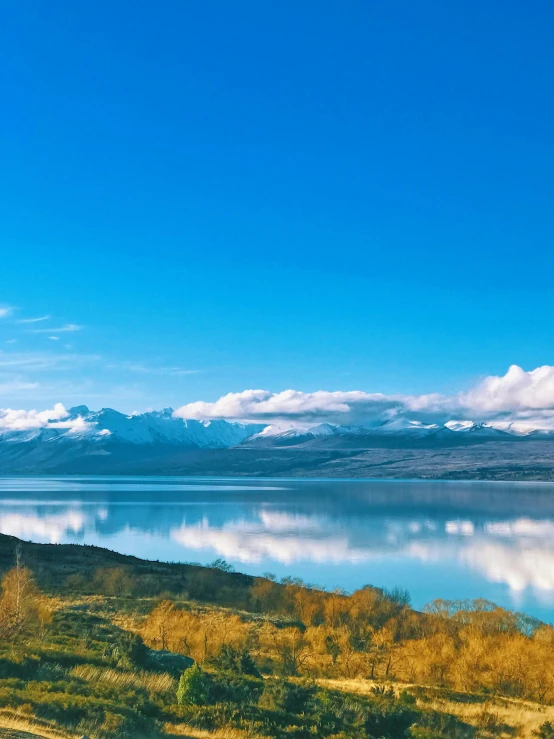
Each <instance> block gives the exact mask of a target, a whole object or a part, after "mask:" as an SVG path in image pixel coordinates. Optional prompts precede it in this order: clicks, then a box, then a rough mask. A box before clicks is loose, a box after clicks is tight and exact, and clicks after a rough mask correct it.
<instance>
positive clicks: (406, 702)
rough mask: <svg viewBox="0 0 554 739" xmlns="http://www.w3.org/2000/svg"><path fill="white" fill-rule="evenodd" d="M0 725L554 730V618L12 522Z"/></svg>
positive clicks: (305, 732) (3, 729)
mask: <svg viewBox="0 0 554 739" xmlns="http://www.w3.org/2000/svg"><path fill="white" fill-rule="evenodd" d="M0 571H1V574H2V594H1V597H0V637H1V639H0V736H6V737H12V738H13V739H15V738H16V737H17V739H23V737H25V736H26V735H31V736H35V737H37V736H42V737H57V738H58V739H60V738H63V737H66V738H67V737H82V736H87V737H90V739H107V738H108V737H116V738H117V737H120V738H124V737H125V738H127V737H128V738H129V739H131V737H133V738H134V737H138V738H140V737H145V738H148V737H151V738H152V739H154V738H157V737H164V736H165V737H179V736H188V737H198V738H200V737H206V738H207V737H210V736H211V737H214V739H218V738H219V737H220V738H221V739H224V737H229V739H230V738H231V737H234V738H235V739H243V738H244V739H247V738H248V737H283V738H284V737H291V736H292V737H298V738H299V739H300V738H301V737H302V738H303V737H306V739H307V738H308V737H322V738H326V737H333V738H334V739H338V738H339V737H340V738H341V739H345V738H346V737H356V738H358V737H360V738H361V737H370V738H373V739H400V738H401V737H402V738H411V739H450V737H460V738H462V737H463V738H465V737H468V738H475V739H477V738H479V737H481V738H485V737H516V736H517V737H528V738H529V739H531V737H542V738H543V739H547V738H548V737H552V736H554V728H552V726H553V725H554V664H553V662H552V659H551V655H552V653H553V648H554V629H553V628H552V627H551V626H548V625H545V624H542V623H540V622H538V621H536V620H534V619H531V618H528V617H526V616H524V615H523V614H518V613H512V612H509V611H506V610H504V609H501V608H498V607H496V606H495V605H494V604H491V603H488V602H487V601H475V602H447V601H435V602H434V603H432V604H430V605H429V606H428V607H426V608H425V609H424V611H423V612H418V611H415V610H413V609H412V608H411V607H410V605H409V597H408V595H407V593H405V592H403V591H398V590H394V589H392V590H390V591H387V590H381V589H378V588H374V587H371V586H369V585H368V586H366V587H364V588H361V589H360V590H357V591H355V592H354V593H351V594H346V593H342V592H326V591H323V590H320V589H317V588H313V587H309V586H306V585H305V584H304V583H301V582H300V581H298V580H295V579H293V578H286V579H285V580H283V581H281V582H276V581H275V579H274V578H272V577H271V576H268V577H251V576H246V575H242V574H239V573H234V572H232V571H230V568H229V566H228V565H227V564H226V563H225V562H223V561H221V560H220V561H216V562H214V563H213V565H212V566H211V567H200V566H197V565H187V564H169V563H161V562H149V561H145V560H140V559H136V558H133V557H126V556H123V555H119V554H116V553H114V552H110V551H107V550H104V549H99V548H95V547H87V546H76V545H41V544H30V543H25V542H18V541H17V540H16V539H13V538H12V537H7V536H1V537H0Z"/></svg>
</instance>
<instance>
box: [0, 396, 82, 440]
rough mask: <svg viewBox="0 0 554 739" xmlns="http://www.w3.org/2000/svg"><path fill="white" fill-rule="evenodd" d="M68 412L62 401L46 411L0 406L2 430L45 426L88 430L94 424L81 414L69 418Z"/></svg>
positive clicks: (70, 430) (68, 430)
mask: <svg viewBox="0 0 554 739" xmlns="http://www.w3.org/2000/svg"><path fill="white" fill-rule="evenodd" d="M68 415H69V414H68V412H67V411H66V409H65V407H64V406H63V405H62V403H56V405H55V406H54V407H53V408H51V409H49V410H45V411H36V410H31V411H24V410H14V409H12V408H0V432H5V431H33V430H38V429H43V428H51V429H65V430H67V432H68V433H78V432H81V431H88V430H90V429H92V428H93V426H94V424H91V423H88V422H87V421H85V420H84V419H83V418H82V417H81V416H77V418H68Z"/></svg>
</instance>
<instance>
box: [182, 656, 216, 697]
mask: <svg viewBox="0 0 554 739" xmlns="http://www.w3.org/2000/svg"><path fill="white" fill-rule="evenodd" d="M210 687H211V686H210V678H209V675H208V674H207V673H206V672H204V670H203V669H202V668H201V667H200V665H197V664H194V665H193V666H192V667H189V668H188V670H185V672H183V674H182V675H181V678H180V680H179V687H178V688H177V703H179V705H181V706H204V705H206V704H207V703H209V702H210Z"/></svg>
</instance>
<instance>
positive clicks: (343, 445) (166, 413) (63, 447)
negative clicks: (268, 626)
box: [0, 405, 554, 476]
mask: <svg viewBox="0 0 554 739" xmlns="http://www.w3.org/2000/svg"><path fill="white" fill-rule="evenodd" d="M2 414H3V415H2ZM533 441H534V442H536V444H535V445H530V444H528V443H527V442H533ZM548 441H551V442H552V441H554V433H553V432H552V431H550V430H549V429H548V428H536V427H535V426H534V425H533V424H531V423H529V422H523V421H497V420H495V421H491V422H482V421H479V422H474V421H470V420H466V419H462V420H456V419H451V420H446V421H444V422H443V423H428V422H426V421H425V419H424V418H423V420H422V419H418V418H411V419H408V418H405V417H399V416H396V417H392V418H390V417H380V418H373V419H372V420H371V421H369V422H367V423H361V424H358V425H351V426H345V425H338V424H337V425H334V424H331V423H319V424H314V425H311V424H309V423H282V422H281V423H274V424H264V423H238V422H231V421H225V420H204V421H202V420H186V419H182V418H180V417H177V416H176V415H175V413H174V412H173V411H172V409H171V408H166V409H164V410H161V411H150V412H147V413H135V414H131V415H128V414H125V413H120V412H119V411H116V410H113V409H112V408H103V409H101V410H99V411H91V410H90V409H89V408H87V407H86V406H76V407H75V408H71V409H70V410H69V411H66V410H65V408H64V407H63V406H61V405H58V406H56V407H55V408H54V409H53V410H52V411H42V412H35V411H31V412H27V411H3V412H0V474H2V473H4V474H5V473H8V472H9V473H13V472H17V473H21V472H24V473H44V472H56V473H73V474H91V473H97V474H108V473H110V474H169V473H172V474H200V475H206V474H210V475H211V474H216V475H219V474H223V475H228V474H232V475H240V474H247V475H250V474H254V475H260V474H264V475H267V476H272V475H280V474H285V473H287V472H289V471H290V472H292V473H294V474H304V473H303V470H308V471H309V472H310V474H313V471H314V469H316V468H318V469H320V467H318V466H320V465H321V474H324V475H326V474H329V473H334V470H336V471H337V472H336V474H338V470H339V469H340V470H344V471H348V470H349V469H354V470H355V472H356V474H357V475H358V474H360V470H362V469H364V467H363V465H364V464H366V462H367V464H369V462H368V461H367V460H369V459H375V461H376V464H377V466H379V465H381V464H383V463H384V462H383V460H388V459H389V458H391V459H397V458H398V455H399V454H400V455H401V457H400V458H402V455H405V454H407V455H408V457H407V458H409V459H411V460H419V459H422V458H424V457H425V455H429V454H430V455H431V458H432V459H433V460H435V461H433V465H437V464H439V463H438V462H437V461H436V457H435V456H433V455H435V452H440V453H441V454H442V453H443V452H444V451H447V452H448V455H447V456H446V457H444V460H443V461H442V462H440V464H447V461H448V464H454V462H453V460H454V459H455V458H458V457H460V456H462V457H463V459H464V462H463V464H464V465H466V466H467V465H469V472H467V473H466V474H474V473H473V472H472V470H473V462H468V461H467V460H468V459H469V458H471V460H473V459H476V458H477V457H479V456H483V455H485V456H484V458H483V459H484V461H483V463H482V464H483V466H484V467H485V469H486V470H488V469H489V465H490V455H489V453H488V451H487V449H491V450H492V447H490V446H489V445H490V444H494V443H498V442H500V443H501V445H502V448H500V447H494V455H495V458H497V457H498V455H499V454H500V455H504V454H507V455H508V456H509V458H510V464H512V463H513V460H518V462H517V464H518V465H519V466H520V467H521V466H524V465H526V464H528V460H529V459H530V457H529V454H528V453H527V451H526V450H531V451H532V452H533V454H535V460H537V461H535V462H533V464H534V465H535V467H537V466H538V467H539V468H540V467H541V465H542V464H543V455H544V453H548V454H550V452H549V451H548V449H549V448H550V447H548V449H547V444H546V443H545V442H548ZM506 442H508V444H506ZM511 442H515V443H511ZM522 442H523V443H522ZM508 447H509V450H508ZM535 447H537V448H536V449H535ZM539 447H540V449H539ZM479 449H480V450H482V451H479ZM387 450H388V451H387ZM433 450H434V451H433ZM463 450H465V451H463ZM472 450H473V451H472ZM553 454H554V449H553ZM468 455H469V457H468ZM360 457H361V458H363V459H362V462H361V463H360V464H362V466H360V464H359V463H358V462H354V461H353V460H358V459H359V458H360ZM333 460H343V461H342V462H340V464H339V463H335V462H333ZM344 460H350V461H348V465H351V467H350V468H349V467H348V465H347V463H346V462H345V461H344ZM446 460H447V461H446ZM329 464H331V467H329ZM372 464H373V463H372ZM386 464H389V462H386ZM395 464H396V462H395ZM417 464H418V463H417V462H416V461H412V462H410V465H411V466H410V468H409V469H408V470H405V469H402V471H401V472H402V475H404V476H406V474H408V475H409V474H415V472H414V468H413V466H414V465H417ZM303 465H304V466H303ZM333 465H335V466H333ZM337 465H338V466H337ZM345 465H346V466H345ZM376 469H377V467H375V466H372V465H370V466H369V468H368V470H369V473H370V474H372V475H373V474H375V471H376ZM383 469H385V468H383ZM510 469H511V468H510ZM518 469H519V467H518ZM429 474H436V472H435V467H432V468H431V472H430V473H429ZM456 474H458V473H456ZM484 474H485V475H488V474H489V472H488V471H486V472H485V473H484ZM502 474H506V475H508V474H513V473H511V472H510V473H508V472H506V473H502ZM518 474H519V473H518ZM541 474H542V473H541ZM548 474H550V473H548ZM552 474H553V475H554V471H553V473H552Z"/></svg>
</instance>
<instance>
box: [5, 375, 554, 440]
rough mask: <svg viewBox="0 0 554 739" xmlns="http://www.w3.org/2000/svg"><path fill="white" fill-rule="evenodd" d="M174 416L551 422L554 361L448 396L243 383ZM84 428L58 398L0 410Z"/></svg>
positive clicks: (30, 422)
mask: <svg viewBox="0 0 554 739" xmlns="http://www.w3.org/2000/svg"><path fill="white" fill-rule="evenodd" d="M173 417H174V418H175V419H183V420H195V421H214V420H225V421H230V422H241V423H257V424H268V425H272V424H273V425H275V424H280V425H281V426H282V427H284V428H286V427H289V428H292V427H299V428H303V427H304V428H309V427H313V426H315V425H318V424H325V423H329V424H333V425H338V426H358V425H360V426H364V427H369V428H371V427H372V426H375V427H377V426H379V425H382V424H383V423H389V424H394V422H395V421H398V422H399V423H402V422H408V421H410V422H413V423H416V424H445V423H453V422H454V421H460V422H464V421H465V420H467V421H473V422H487V423H493V424H494V425H495V427H496V428H500V429H502V428H505V429H512V430H516V429H519V430H520V431H521V432H522V433H524V432H525V430H526V429H527V428H529V429H531V428H533V429H545V430H553V429H554V366H551V365H545V366H543V367H538V368H537V369H534V370H531V371H525V370H523V369H522V368H521V367H518V366H517V365H512V366H511V367H510V368H509V369H508V371H507V372H506V374H505V375H502V376H489V377H486V378H484V379H483V380H481V381H480V382H479V383H477V384H476V385H475V386H474V387H472V388H470V389H469V390H467V391H465V392H460V393H457V394H454V395H443V394H439V393H428V394H424V395H401V394H398V395H384V394H382V393H367V392H363V391H361V390H351V391H325V390H320V391H317V392H311V393H310V392H301V391H298V390H284V391H282V392H278V393H274V392H270V391H269V390H244V391H243V392H239V393H228V394H227V395H224V396H222V397H221V398H219V399H218V400H216V401H214V402H205V401H197V402H193V403H188V404H186V405H183V406H181V407H180V408H178V409H177V410H176V411H175V412H174V413H173ZM47 427H48V428H60V429H61V428H66V429H68V430H84V428H85V424H84V421H83V419H82V418H80V417H79V416H78V415H77V416H76V415H75V414H73V415H70V414H69V412H68V411H67V410H66V409H65V407H64V406H63V405H62V404H61V403H56V404H55V406H54V407H53V408H52V409H50V410H43V411H36V410H14V409H10V408H8V409H3V410H2V409H0V430H14V431H15V430H19V431H22V430H31V429H40V428H47Z"/></svg>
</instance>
